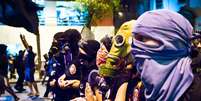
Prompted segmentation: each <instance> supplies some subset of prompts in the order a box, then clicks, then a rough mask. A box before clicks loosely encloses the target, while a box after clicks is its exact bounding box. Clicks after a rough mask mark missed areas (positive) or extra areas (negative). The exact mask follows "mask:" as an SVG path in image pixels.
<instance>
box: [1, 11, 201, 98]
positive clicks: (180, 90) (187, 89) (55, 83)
mask: <svg viewBox="0 0 201 101" xmlns="http://www.w3.org/2000/svg"><path fill="white" fill-rule="evenodd" d="M197 38H198V39H197ZM199 38H200V37H199V36H197V34H196V35H195V34H193V27H192V25H191V23H190V22H189V21H188V20H187V19H186V18H185V17H184V16H182V15H180V14H178V13H176V12H173V11H170V10H165V9H161V10H154V11H147V12H145V13H144V14H142V15H141V16H140V17H139V18H138V19H137V20H131V21H128V22H125V23H124V24H122V26H121V27H120V28H119V30H118V31H117V33H116V34H115V35H114V36H111V37H110V36H105V37H104V38H103V39H102V40H101V41H100V42H98V41H96V40H83V39H82V38H81V34H80V32H79V31H77V30H76V29H68V30H66V31H64V32H58V33H56V34H55V35H54V37H53V41H52V45H51V48H50V49H49V52H48V53H47V54H45V55H44V58H45V60H46V62H45V66H44V67H45V71H46V72H45V77H46V76H48V77H49V78H48V80H47V86H46V91H45V94H44V97H48V95H49V93H52V95H53V100H54V101H200V100H201V86H200V84H201V57H200V49H201V48H200V46H201V45H200V42H199V41H200V39H199ZM0 46H1V47H4V48H1V49H4V50H1V58H0V59H1V60H0V61H1V64H0V80H1V81H0V86H1V87H0V89H1V88H3V90H1V92H0V93H1V94H2V93H3V92H2V91H4V90H6V91H8V92H9V93H10V94H12V95H13V96H14V98H15V99H16V100H19V98H18V97H17V96H16V95H15V93H14V92H13V90H12V89H11V87H10V86H9V83H8V79H7V72H6V71H7V67H8V66H7V64H8V61H7V59H6V58H7V57H6V53H5V50H6V46H5V45H0ZM34 58H35V53H33V51H32V47H31V46H29V47H28V48H27V49H26V50H25V51H20V52H19V55H18V56H17V58H16V63H15V64H16V68H17V73H18V74H19V78H18V81H17V83H16V85H15V89H17V90H19V91H23V90H24V88H23V81H24V80H25V81H27V84H28V87H29V88H30V93H29V94H28V95H29V96H33V95H34V96H39V91H38V88H37V84H36V83H35V81H34V71H35V68H34V67H35V64H34ZM18 68H19V69H18ZM33 88H34V90H33Z"/></svg>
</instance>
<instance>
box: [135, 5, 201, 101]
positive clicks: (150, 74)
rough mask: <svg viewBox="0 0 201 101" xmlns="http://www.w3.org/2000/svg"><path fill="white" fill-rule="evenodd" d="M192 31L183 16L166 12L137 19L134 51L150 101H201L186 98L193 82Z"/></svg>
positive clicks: (151, 13) (147, 97) (157, 11)
mask: <svg viewBox="0 0 201 101" xmlns="http://www.w3.org/2000/svg"><path fill="white" fill-rule="evenodd" d="M192 32H193V28H192V26H191V24H190V23H189V22H188V21H187V20H186V19H185V18H184V17H183V16H182V15H180V14H178V13H176V12H173V11H169V10H165V9H162V10H155V11H148V12H145V13H144V14H142V15H141V16H140V17H139V18H138V19H137V21H136V25H135V27H134V28H133V35H134V38H133V39H134V40H133V45H132V47H133V50H132V52H133V55H134V58H135V60H136V67H137V70H138V71H139V72H140V75H141V79H142V82H143V84H144V86H145V93H144V94H145V98H146V100H147V101H178V100H179V101H191V100H192V98H193V97H195V98H198V100H200V98H199V96H186V94H187V93H189V92H190V91H188V89H190V88H191V86H192V84H193V83H192V82H193V80H194V75H193V73H192V69H191V61H192V60H191V57H190V51H191V44H190V38H191V37H192ZM188 95H190V94H188ZM193 101H194V100H193ZM195 101H197V100H195Z"/></svg>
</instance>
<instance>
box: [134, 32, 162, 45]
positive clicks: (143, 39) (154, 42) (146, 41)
mask: <svg viewBox="0 0 201 101" xmlns="http://www.w3.org/2000/svg"><path fill="white" fill-rule="evenodd" d="M134 38H135V39H136V40H138V41H141V42H143V43H144V44H145V45H148V46H151V47H159V46H160V45H161V43H160V42H159V41H158V40H155V39H153V38H150V37H146V36H142V35H139V34H135V36H134Z"/></svg>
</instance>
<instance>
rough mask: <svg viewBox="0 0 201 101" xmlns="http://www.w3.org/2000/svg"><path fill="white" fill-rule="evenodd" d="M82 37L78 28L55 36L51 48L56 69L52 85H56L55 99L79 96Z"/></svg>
mask: <svg viewBox="0 0 201 101" xmlns="http://www.w3.org/2000/svg"><path fill="white" fill-rule="evenodd" d="M80 39H81V35H80V33H79V32H78V31H77V30H76V29H68V30H66V31H65V32H59V33H56V34H55V36H54V39H53V44H52V48H51V50H52V52H53V54H54V55H53V58H54V59H55V61H56V63H55V65H56V66H54V67H55V69H56V70H55V74H54V78H53V79H52V81H50V83H51V84H50V85H54V90H53V92H54V94H55V98H54V100H55V101H69V100H71V99H73V98H75V97H78V96H79V85H80V71H79V70H78V66H77V64H76V61H78V60H77V59H78V52H79V48H78V42H79V40H80Z"/></svg>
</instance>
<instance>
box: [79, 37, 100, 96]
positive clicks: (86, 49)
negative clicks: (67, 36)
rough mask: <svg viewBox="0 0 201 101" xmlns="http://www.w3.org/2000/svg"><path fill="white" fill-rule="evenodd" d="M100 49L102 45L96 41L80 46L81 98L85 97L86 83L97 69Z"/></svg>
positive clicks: (87, 41) (82, 43)
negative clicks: (97, 55) (97, 54)
mask: <svg viewBox="0 0 201 101" xmlns="http://www.w3.org/2000/svg"><path fill="white" fill-rule="evenodd" d="M99 48H100V44H99V42H98V41H96V40H86V41H82V42H81V43H80V44H79V63H78V64H79V69H80V72H81V85H80V89H81V96H84V93H85V91H84V90H85V87H86V82H87V80H88V75H89V73H90V72H91V71H92V70H93V69H95V70H97V69H98V68H97V66H96V53H97V51H98V49H99Z"/></svg>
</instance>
